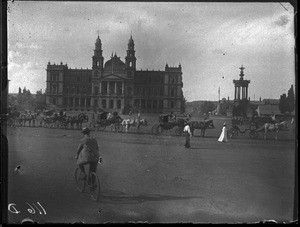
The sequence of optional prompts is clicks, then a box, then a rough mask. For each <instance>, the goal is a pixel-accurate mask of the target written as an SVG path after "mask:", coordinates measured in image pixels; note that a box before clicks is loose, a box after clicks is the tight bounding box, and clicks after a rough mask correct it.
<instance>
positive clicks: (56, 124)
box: [42, 113, 89, 129]
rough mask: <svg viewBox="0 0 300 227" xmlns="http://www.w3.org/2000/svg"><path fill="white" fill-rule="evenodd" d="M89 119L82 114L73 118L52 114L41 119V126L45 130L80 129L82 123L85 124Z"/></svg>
mask: <svg viewBox="0 0 300 227" xmlns="http://www.w3.org/2000/svg"><path fill="white" fill-rule="evenodd" d="M88 120H89V117H88V116H87V115H85V114H84V113H80V114H78V115H74V116H67V115H61V114H58V113H54V114H53V115H50V116H47V115H44V116H43V117H42V125H43V126H44V127H46V128H63V129H81V128H82V124H83V123H87V122H88Z"/></svg>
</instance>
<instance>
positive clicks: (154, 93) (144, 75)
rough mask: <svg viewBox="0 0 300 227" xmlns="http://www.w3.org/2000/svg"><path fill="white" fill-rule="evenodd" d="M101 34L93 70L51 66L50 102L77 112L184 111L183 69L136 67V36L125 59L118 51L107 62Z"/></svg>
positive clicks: (94, 57) (49, 76) (48, 82)
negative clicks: (144, 68) (104, 56)
mask: <svg viewBox="0 0 300 227" xmlns="http://www.w3.org/2000/svg"><path fill="white" fill-rule="evenodd" d="M102 52H103V50H102V43H101V40H100V38H99V36H98V38H97V40H96V43H95V50H94V55H93V57H92V69H71V68H68V66H67V64H63V63H60V64H50V62H48V65H47V69H46V71H47V80H46V82H47V88H46V102H47V104H48V105H52V106H53V107H55V108H63V109H65V110H73V111H99V110H104V111H118V112H119V113H124V112H125V113H126V112H129V111H141V112H142V113H170V112H174V113H181V112H184V107H185V103H184V97H183V92H182V87H183V83H182V69H181V65H180V64H179V66H178V67H169V66H168V64H166V66H165V71H160V70H156V71H154V70H152V71H148V70H146V71H145V70H136V61H137V59H136V57H135V49H134V41H133V39H132V36H131V37H130V39H129V42H128V48H127V55H126V57H125V62H123V61H122V60H121V59H120V57H118V56H117V54H116V53H115V54H114V55H113V54H112V55H111V58H110V59H109V60H108V61H106V62H105V63H104V58H103V55H102Z"/></svg>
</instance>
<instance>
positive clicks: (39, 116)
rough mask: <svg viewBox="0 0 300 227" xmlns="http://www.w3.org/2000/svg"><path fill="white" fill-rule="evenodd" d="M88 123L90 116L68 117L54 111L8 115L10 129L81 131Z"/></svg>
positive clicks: (81, 114)
mask: <svg viewBox="0 0 300 227" xmlns="http://www.w3.org/2000/svg"><path fill="white" fill-rule="evenodd" d="M86 122H88V116H87V115H85V114H84V113H80V114H78V115H75V116H67V115H66V114H65V113H62V112H60V113H55V112H54V111H47V110H45V111H39V112H31V111H11V112H9V113H8V115H7V125H8V126H10V127H17V126H29V127H46V128H64V129H75V128H76V129H80V128H82V124H83V123H86Z"/></svg>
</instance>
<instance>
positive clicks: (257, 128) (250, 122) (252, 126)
mask: <svg viewBox="0 0 300 227" xmlns="http://www.w3.org/2000/svg"><path fill="white" fill-rule="evenodd" d="M231 125H232V127H231V128H230V129H229V130H228V132H227V134H228V137H229V138H236V137H237V136H238V135H239V134H240V135H244V134H245V133H246V132H247V131H249V137H250V138H251V139H257V138H258V136H259V133H260V132H263V133H264V139H266V135H267V133H268V132H275V140H277V138H278V132H279V131H286V130H288V125H287V122H286V121H283V120H281V121H279V122H272V120H271V118H270V117H258V116H256V117H253V118H251V119H247V118H242V117H233V118H232V121H231Z"/></svg>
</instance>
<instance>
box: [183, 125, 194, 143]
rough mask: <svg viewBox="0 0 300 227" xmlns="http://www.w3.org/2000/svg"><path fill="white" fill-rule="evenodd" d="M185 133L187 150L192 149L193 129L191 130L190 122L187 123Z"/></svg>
mask: <svg viewBox="0 0 300 227" xmlns="http://www.w3.org/2000/svg"><path fill="white" fill-rule="evenodd" d="M183 132H184V134H185V144H184V147H185V148H190V147H191V143H190V138H191V137H192V133H191V128H190V123H189V121H187V122H186V124H185V126H184V129H183Z"/></svg>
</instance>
